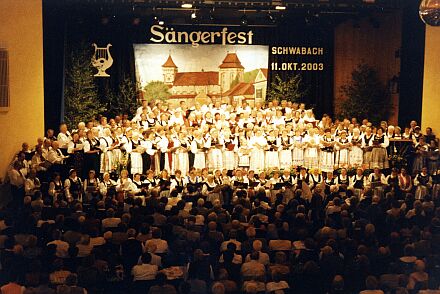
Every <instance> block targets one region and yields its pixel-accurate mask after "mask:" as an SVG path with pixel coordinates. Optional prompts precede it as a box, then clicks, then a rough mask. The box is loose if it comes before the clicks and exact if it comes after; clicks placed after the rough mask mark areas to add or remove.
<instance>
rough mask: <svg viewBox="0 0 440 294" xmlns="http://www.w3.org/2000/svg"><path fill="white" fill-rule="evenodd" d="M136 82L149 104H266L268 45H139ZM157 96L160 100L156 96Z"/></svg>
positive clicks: (136, 61)
mask: <svg viewBox="0 0 440 294" xmlns="http://www.w3.org/2000/svg"><path fill="white" fill-rule="evenodd" d="M133 46H134V56H135V66H136V78H137V80H138V82H139V84H140V87H141V88H142V89H143V92H144V95H145V96H146V98H147V99H150V98H165V99H167V100H168V102H169V103H170V104H172V105H177V104H178V102H179V101H182V100H185V101H187V102H188V104H189V105H192V104H194V103H195V102H199V103H211V102H214V101H221V102H223V103H230V102H231V101H234V100H235V101H244V100H245V101H247V102H248V103H249V104H251V105H254V104H255V103H258V102H263V101H264V100H265V99H266V89H267V80H268V65H269V46H262V45H252V46H249V45H226V44H217V45H215V44H206V45H205V44H203V45H197V46H194V45H191V44H134V45H133ZM154 96H156V97H154Z"/></svg>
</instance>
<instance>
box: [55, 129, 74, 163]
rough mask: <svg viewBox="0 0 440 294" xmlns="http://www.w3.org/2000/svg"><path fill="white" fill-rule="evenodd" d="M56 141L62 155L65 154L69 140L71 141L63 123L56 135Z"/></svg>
mask: <svg viewBox="0 0 440 294" xmlns="http://www.w3.org/2000/svg"><path fill="white" fill-rule="evenodd" d="M57 141H58V144H59V146H60V150H61V152H62V153H63V155H67V148H68V146H69V142H70V141H72V137H71V136H70V133H69V131H68V130H67V125H66V124H65V123H62V124H61V125H60V132H59V134H58V136H57Z"/></svg>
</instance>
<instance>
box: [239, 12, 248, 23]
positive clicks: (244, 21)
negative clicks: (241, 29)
mask: <svg viewBox="0 0 440 294" xmlns="http://www.w3.org/2000/svg"><path fill="white" fill-rule="evenodd" d="M240 25H242V26H247V25H248V18H247V16H246V14H243V15H242V17H241V18H240Z"/></svg>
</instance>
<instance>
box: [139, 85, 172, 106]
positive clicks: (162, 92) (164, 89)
mask: <svg viewBox="0 0 440 294" xmlns="http://www.w3.org/2000/svg"><path fill="white" fill-rule="evenodd" d="M142 90H143V94H144V98H145V99H147V100H148V101H150V100H153V99H155V100H158V99H159V100H162V101H165V100H168V98H170V96H171V93H170V90H169V88H168V86H167V85H165V83H164V82H161V81H152V82H149V83H148V84H147V85H146V86H145V87H144V88H143V89H142Z"/></svg>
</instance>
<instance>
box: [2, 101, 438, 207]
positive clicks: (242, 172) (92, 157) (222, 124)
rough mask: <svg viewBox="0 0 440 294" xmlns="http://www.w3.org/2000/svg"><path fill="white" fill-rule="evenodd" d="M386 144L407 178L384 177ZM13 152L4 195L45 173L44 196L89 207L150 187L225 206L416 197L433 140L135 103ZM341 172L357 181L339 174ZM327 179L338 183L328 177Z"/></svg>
mask: <svg viewBox="0 0 440 294" xmlns="http://www.w3.org/2000/svg"><path fill="white" fill-rule="evenodd" d="M395 142H407V143H408V144H409V145H411V148H413V150H414V156H413V160H411V161H410V166H409V167H410V170H408V174H409V175H407V172H406V170H405V171H403V172H400V171H399V173H397V171H395V170H394V169H393V172H387V174H389V175H388V176H387V177H385V176H384V175H383V174H382V171H387V170H388V171H391V170H390V169H389V168H390V165H389V154H396V153H399V150H397V149H398V148H397V147H396V146H397V145H396V144H395ZM22 147H23V149H22V151H21V152H19V154H18V156H17V158H16V159H15V160H14V164H13V168H12V169H11V172H12V174H11V172H10V178H11V179H12V181H11V183H12V186H13V187H18V188H19V187H20V184H19V183H16V182H15V181H18V182H23V183H24V181H25V177H26V176H29V177H33V178H35V175H37V178H45V177H48V174H50V177H51V182H50V183H51V186H50V187H49V193H50V194H51V195H52V196H54V195H57V194H61V191H62V194H63V195H67V196H72V197H73V196H74V195H80V194H81V195H82V194H83V195H89V197H88V198H90V197H92V195H95V194H100V195H103V196H105V195H106V193H107V190H111V191H113V192H116V193H117V192H120V191H123V192H124V194H125V195H127V194H133V195H142V194H145V191H147V190H151V189H153V188H155V187H160V191H162V192H166V193H169V192H170V191H173V190H176V191H177V193H179V194H180V193H182V191H188V187H187V186H188V185H189V186H194V187H195V189H197V188H200V189H202V192H203V194H206V195H211V196H212V197H214V198H216V199H219V200H220V201H222V202H224V201H229V200H228V199H225V197H224V195H225V194H227V193H218V192H219V191H220V190H224V186H232V187H233V188H234V187H243V186H246V188H248V189H254V190H258V189H260V188H264V189H267V190H268V191H279V190H280V189H285V188H286V185H284V184H287V185H288V186H290V187H292V186H295V187H299V188H304V187H303V184H302V182H304V183H306V184H307V186H308V187H309V188H310V189H311V190H313V189H314V188H315V187H317V186H320V185H319V184H320V183H325V184H327V186H328V187H327V189H329V188H330V187H333V186H334V187H338V188H340V189H342V190H343V189H347V188H351V189H353V190H356V191H358V192H359V193H358V194H359V195H361V194H362V192H360V191H363V190H365V188H366V187H372V188H377V187H378V186H388V187H389V186H393V185H395V186H397V187H399V186H400V187H401V189H400V190H408V189H410V188H412V185H413V184H415V185H417V186H421V187H423V188H421V189H418V193H417V195H418V197H419V198H420V197H423V195H425V194H426V193H428V192H429V189H431V188H432V186H433V184H435V183H433V180H434V182H435V181H436V178H437V177H438V176H437V174H438V154H439V152H438V141H437V139H436V137H435V135H434V134H433V133H432V130H431V129H430V128H427V129H426V134H425V135H423V134H422V132H421V129H420V127H419V126H417V122H415V121H412V122H411V124H410V125H409V126H408V127H406V128H404V129H403V130H402V129H401V128H400V127H398V126H391V125H388V124H387V122H385V121H383V122H381V123H380V126H377V127H376V126H373V124H372V123H371V122H369V121H368V119H363V120H362V121H358V120H357V119H356V118H352V119H351V120H350V119H343V120H333V119H332V118H331V117H330V116H329V115H323V117H322V119H320V120H318V119H316V118H315V116H314V113H313V110H312V109H306V107H305V104H296V103H291V102H288V101H281V102H278V101H276V100H275V101H270V102H267V104H266V105H259V104H257V105H255V107H250V106H249V105H247V103H246V102H242V103H241V104H240V105H238V104H237V103H235V102H233V103H232V104H231V105H225V104H220V102H216V103H213V104H210V105H200V104H197V103H196V104H195V105H194V106H193V107H188V105H187V104H186V102H184V101H183V102H181V103H180V106H179V107H178V108H175V109H169V108H168V106H167V104H165V103H163V102H161V101H151V102H147V101H142V106H141V107H139V108H138V109H137V111H136V114H135V115H134V117H133V118H132V119H129V118H128V116H127V115H122V116H117V117H115V118H112V119H109V120H108V119H107V118H106V117H100V119H99V120H97V121H91V122H87V123H84V122H81V123H79V124H78V126H77V128H76V129H74V130H71V131H69V130H68V128H67V125H66V124H61V125H60V128H59V133H58V134H57V136H55V135H54V131H53V130H48V131H47V134H46V137H45V138H39V139H38V142H37V145H36V146H35V148H34V149H31V148H29V145H28V144H26V143H24V144H23V146H22ZM347 169H353V170H357V171H356V174H355V175H352V176H351V175H350V176H349V175H347ZM407 169H408V168H407ZM335 170H341V172H340V174H338V175H337V176H334V175H333V174H334V171H335ZM365 170H374V172H372V173H371V174H369V175H368V174H365V172H364V171H365ZM14 171H15V172H14ZM14 173H15V174H14ZM115 175H117V177H118V178H115ZM410 175H412V176H413V178H414V182H413V181H412V179H411V177H410ZM170 176H171V178H170ZM20 178H22V179H20ZM79 178H84V179H85V181H84V182H83V181H80V180H79ZM98 178H101V180H99V179H98ZM64 179H66V180H65V182H62V181H64ZM48 181H49V180H48ZM30 182H32V181H30ZM280 183H281V184H282V183H284V184H283V185H278V184H280ZM30 185H31V184H30ZM23 186H24V185H23ZM31 186H32V185H31ZM410 186H411V187H410ZM218 187H222V188H218ZM323 187H324V186H323ZM344 187H345V188H344ZM18 188H17V189H18ZM32 190H33V189H32V187H31V188H26V193H32ZM189 190H190V189H189ZM70 191H73V192H70ZM408 191H409V190H408ZM269 194H271V195H275V194H276V193H275V194H273V193H269ZM219 195H220V196H219ZM226 198H228V197H226Z"/></svg>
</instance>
